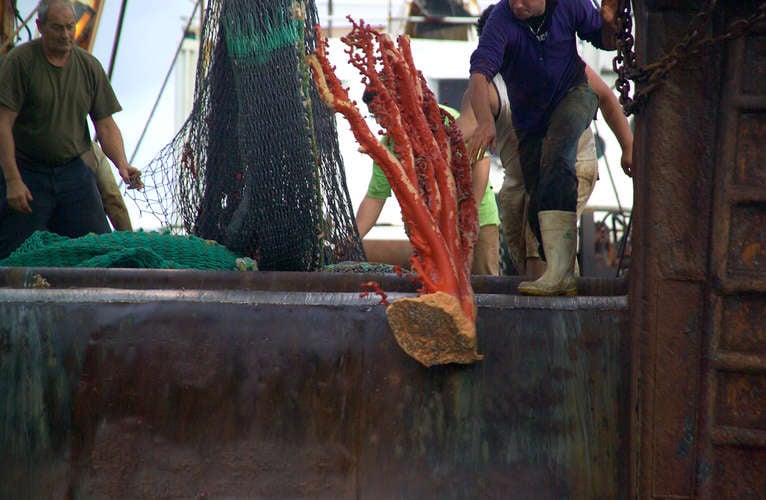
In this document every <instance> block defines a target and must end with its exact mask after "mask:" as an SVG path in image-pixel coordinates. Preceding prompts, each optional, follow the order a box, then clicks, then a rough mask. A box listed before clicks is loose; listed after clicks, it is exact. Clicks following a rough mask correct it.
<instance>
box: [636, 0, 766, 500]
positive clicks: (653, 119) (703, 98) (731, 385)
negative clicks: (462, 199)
mask: <svg viewBox="0 0 766 500" xmlns="http://www.w3.org/2000/svg"><path fill="white" fill-rule="evenodd" d="M634 4H637V6H638V13H637V16H636V21H637V22H636V26H637V29H636V40H637V41H638V53H639V55H640V58H641V60H640V61H639V63H640V64H646V63H649V62H654V61H657V60H659V59H660V58H661V57H663V56H664V55H665V54H667V53H668V52H669V51H670V50H671V48H672V47H673V46H674V45H675V44H676V43H677V42H679V41H680V39H681V38H682V36H683V35H684V34H686V32H687V29H688V26H689V23H690V22H691V21H692V19H693V18H694V16H695V15H696V13H697V11H698V9H699V8H700V6H703V5H706V4H707V3H706V2H686V1H670V0H663V1H649V0H647V1H643V2H634ZM762 4H763V1H762V0H761V1H755V0H747V1H738V2H732V1H728V2H718V3H717V5H716V8H715V11H714V15H713V16H712V19H711V22H710V23H709V25H708V26H706V27H705V29H706V30H708V31H707V32H706V33H704V35H710V36H717V35H722V34H723V33H724V32H726V30H727V26H728V25H729V23H731V22H732V21H734V20H735V19H742V18H744V17H747V16H749V15H752V14H753V13H755V12H756V11H757V9H758V7H759V6H761V5H762ZM764 76H766V26H761V27H759V28H756V29H755V30H754V31H753V32H752V33H750V34H748V35H746V36H744V37H736V38H734V39H732V40H730V41H727V42H722V43H719V44H716V45H713V46H710V47H708V48H707V49H706V50H703V51H702V52H700V53H699V54H696V55H694V56H692V57H691V60H690V61H687V62H685V63H681V64H679V65H677V66H676V67H675V68H674V69H673V70H672V71H671V72H670V73H669V74H668V78H667V80H666V81H664V82H663V83H662V84H661V85H660V86H659V87H657V89H656V90H654V91H653V93H652V94H651V97H650V99H649V102H648V105H647V107H646V108H645V109H644V110H642V111H641V113H640V114H639V115H638V117H637V118H636V143H635V150H634V160H635V162H636V164H637V165H639V168H638V169H637V172H638V173H637V176H636V181H635V187H636V189H635V196H634V207H633V214H634V221H633V222H634V223H633V227H634V228H635V232H634V240H633V260H632V268H631V282H630V304H631V311H630V317H631V320H630V321H631V325H632V327H631V331H630V337H631V341H632V342H633V343H632V349H631V350H632V369H633V374H632V376H631V383H632V406H634V407H635V408H636V410H637V411H636V412H635V413H633V414H632V416H633V418H632V423H631V449H632V452H631V454H630V457H631V461H632V463H631V491H632V492H634V494H635V496H636V498H641V499H644V498H679V499H680V498H700V499H716V500H717V499H741V498H762V497H763V495H764V492H766V473H764V471H766V329H765V328H764V326H763V325H764V317H766V316H764V314H766V232H764V228H765V227H766V189H765V188H766V184H765V182H766V176H765V175H764V169H763V165H764V160H766V156H764V151H765V150H764V146H763V145H764V144H766V118H765V117H766V78H764Z"/></svg>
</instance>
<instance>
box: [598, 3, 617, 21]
mask: <svg viewBox="0 0 766 500" xmlns="http://www.w3.org/2000/svg"><path fill="white" fill-rule="evenodd" d="M619 7H620V0H602V2H601V19H602V20H603V21H604V22H607V23H610V24H611V23H614V22H616V20H617V9H618V8H619Z"/></svg>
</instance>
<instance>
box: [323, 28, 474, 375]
mask: <svg viewBox="0 0 766 500" xmlns="http://www.w3.org/2000/svg"><path fill="white" fill-rule="evenodd" d="M349 20H350V21H351V23H352V30H351V32H350V33H349V34H348V35H346V36H345V37H343V38H341V40H342V41H343V43H345V44H346V45H347V47H348V48H347V49H346V53H347V54H348V55H349V62H350V64H351V65H353V66H354V67H355V68H357V69H358V70H359V72H360V73H361V74H362V83H364V84H365V85H366V86H367V88H368V89H371V90H372V91H374V92H376V95H375V98H374V100H373V101H372V102H371V104H370V110H371V111H372V112H373V114H374V115H375V119H376V120H377V122H378V124H379V125H380V126H381V127H382V128H383V129H384V131H385V134H386V135H387V136H388V137H389V138H390V139H391V141H392V142H393V152H392V151H390V150H389V149H388V148H386V147H385V145H383V144H382V143H381V142H380V141H379V140H378V138H377V137H376V136H375V134H373V133H372V132H371V131H370V129H369V127H368V125H367V123H366V122H365V120H364V118H363V116H362V113H360V111H359V110H358V109H357V107H356V104H355V103H354V102H352V101H351V100H350V99H349V96H348V91H347V89H345V88H343V86H342V84H341V82H340V80H339V79H338V78H337V76H336V75H335V73H334V67H333V66H332V65H331V64H330V63H329V61H328V59H327V53H326V47H327V40H326V39H324V38H323V37H322V35H321V33H319V31H318V29H317V32H318V38H319V44H318V48H317V49H316V51H315V52H314V54H312V55H310V56H308V63H309V66H310V68H311V70H312V72H313V76H314V81H315V82H316V84H317V87H318V89H319V93H320V95H321V96H322V99H323V100H324V102H325V103H326V104H327V105H328V106H329V107H330V108H331V109H333V110H335V111H337V112H339V113H341V114H343V116H345V117H346V119H347V120H348V121H349V123H350V125H351V130H352V131H353V133H354V136H355V137H356V139H357V141H358V142H359V144H360V145H361V148H360V149H361V150H362V151H363V152H365V153H367V154H368V155H369V156H370V157H372V159H373V160H374V161H375V162H376V163H377V164H378V165H380V167H381V169H382V170H383V172H384V174H385V175H386V177H387V178H388V180H389V183H390V184H391V189H392V191H393V192H394V195H395V196H396V198H397V200H398V201H399V205H400V206H401V209H402V218H403V220H404V224H405V226H406V228H407V233H408V235H409V238H410V242H411V243H412V247H413V249H414V253H413V257H412V258H411V263H412V269H413V270H414V271H415V272H416V273H417V276H418V278H419V279H420V280H421V281H422V283H423V288H422V290H421V292H422V293H423V294H424V295H434V294H437V293H438V292H442V293H443V294H446V296H449V297H453V298H454V299H455V300H456V301H457V303H458V304H459V309H460V310H462V314H461V316H464V318H455V324H460V325H461V326H460V327H459V328H458V330H460V334H461V335H465V336H467V337H470V339H472V342H473V358H472V357H471V356H470V355H466V356H462V355H460V356H458V357H457V358H455V359H450V360H451V361H458V362H470V361H466V360H468V359H470V360H471V361H472V360H475V359H480V358H479V357H478V355H476V354H475V319H476V309H475V304H474V296H473V289H472V288H471V281H470V277H471V275H470V269H471V262H472V260H473V247H474V244H475V242H476V238H477V235H478V214H477V209H476V203H475V200H474V199H473V192H472V189H471V168H470V164H469V162H468V156H467V154H466V150H465V144H464V142H463V138H462V134H461V133H460V130H459V129H458V128H457V126H456V125H455V121H454V120H453V119H451V117H450V118H448V117H447V115H446V113H445V112H444V111H443V110H442V109H441V108H440V107H439V106H438V103H437V102H436V99H435V97H434V94H433V92H431V90H430V89H429V88H428V86H427V85H426V80H425V78H424V77H423V75H422V73H420V71H418V70H417V69H416V68H415V65H414V63H413V59H412V52H411V50H410V43H409V38H407V37H406V36H400V37H399V38H398V39H397V45H395V44H394V43H393V41H392V40H391V38H390V37H389V36H388V35H386V34H383V33H380V32H378V31H377V30H375V29H372V28H371V27H370V26H369V25H365V24H364V22H360V23H356V22H354V21H353V20H352V19H351V18H349ZM445 122H446V123H445ZM400 300H402V299H400ZM439 300H442V299H439ZM439 300H437V302H439ZM396 302H397V301H394V304H396ZM428 307H433V300H431V302H429V306H428ZM443 309H444V310H445V311H446V310H449V314H453V313H454V309H455V308H454V307H453V305H452V304H449V305H445V306H444V307H443ZM391 321H392V320H391V316H389V322H391ZM465 325H470V326H468V327H466V326H465ZM422 326H423V325H418V328H417V329H418V330H422V328H420V327H422ZM426 330H427V329H426ZM464 330H469V331H464ZM395 334H396V332H395ZM397 340H400V339H399V338H398V337H397ZM401 344H402V342H401V341H400V345H401ZM403 347H404V346H403ZM437 347H438V346H437ZM429 349H433V346H430V347H429ZM405 350H407V349H405ZM408 352H409V351H408ZM410 354H412V353H410ZM461 356H462V357H461ZM440 359H441V358H440ZM419 360H420V361H421V362H424V364H433V363H432V362H430V361H424V360H422V359H419ZM450 360H448V361H437V362H449V361H450Z"/></svg>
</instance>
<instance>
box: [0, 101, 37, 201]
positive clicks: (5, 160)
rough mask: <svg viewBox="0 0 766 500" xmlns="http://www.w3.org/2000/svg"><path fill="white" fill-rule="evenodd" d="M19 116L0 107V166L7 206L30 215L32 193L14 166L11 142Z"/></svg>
mask: <svg viewBox="0 0 766 500" xmlns="http://www.w3.org/2000/svg"><path fill="white" fill-rule="evenodd" d="M18 115H19V114H18V113H16V112H15V111H11V110H10V109H8V108H4V107H0V166H2V169H3V177H4V178H5V190H6V199H7V200H8V205H10V206H11V208H13V209H14V210H18V211H19V212H25V213H28V214H29V213H32V207H31V206H30V205H29V202H30V201H32V193H30V192H29V188H27V185H26V184H24V181H23V180H22V178H21V173H20V172H19V166H18V165H17V164H16V143H15V142H14V140H13V124H14V123H15V122H16V117H17V116H18Z"/></svg>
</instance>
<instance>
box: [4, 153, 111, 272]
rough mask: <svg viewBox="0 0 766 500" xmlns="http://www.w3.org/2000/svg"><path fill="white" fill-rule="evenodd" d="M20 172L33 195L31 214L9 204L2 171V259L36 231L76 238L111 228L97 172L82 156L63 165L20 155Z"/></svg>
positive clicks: (18, 160)
mask: <svg viewBox="0 0 766 500" xmlns="http://www.w3.org/2000/svg"><path fill="white" fill-rule="evenodd" d="M17 164H18V166H19V173H20V174H21V178H22V179H23V181H24V184H26V185H27V188H28V189H29V191H30V192H31V193H32V197H33V198H34V199H33V200H32V201H31V202H29V205H30V206H31V207H32V213H31V214H25V213H22V212H19V211H17V210H14V209H13V208H11V207H10V206H8V199H7V193H6V185H5V179H4V178H3V177H2V175H0V259H4V258H6V257H7V256H8V255H10V254H11V252H13V251H14V250H15V249H16V248H18V247H19V246H20V245H21V244H22V243H23V242H24V240H26V239H27V238H29V236H31V235H32V233H34V232H35V231H38V230H40V231H51V232H54V233H57V234H60V235H62V236H68V237H70V238H76V237H79V236H84V235H86V234H88V233H97V234H101V233H108V232H110V231H111V230H110V228H109V222H108V221H107V220H106V214H105V213H104V206H103V204H102V203H101V195H100V194H99V192H98V188H97V187H96V176H95V174H94V173H93V170H91V168H90V167H88V165H86V164H85V162H83V161H82V159H81V158H75V159H74V160H72V161H70V162H68V163H65V164H62V165H53V166H52V165H43V164H39V163H32V162H29V161H25V160H22V159H19V158H17Z"/></svg>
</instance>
